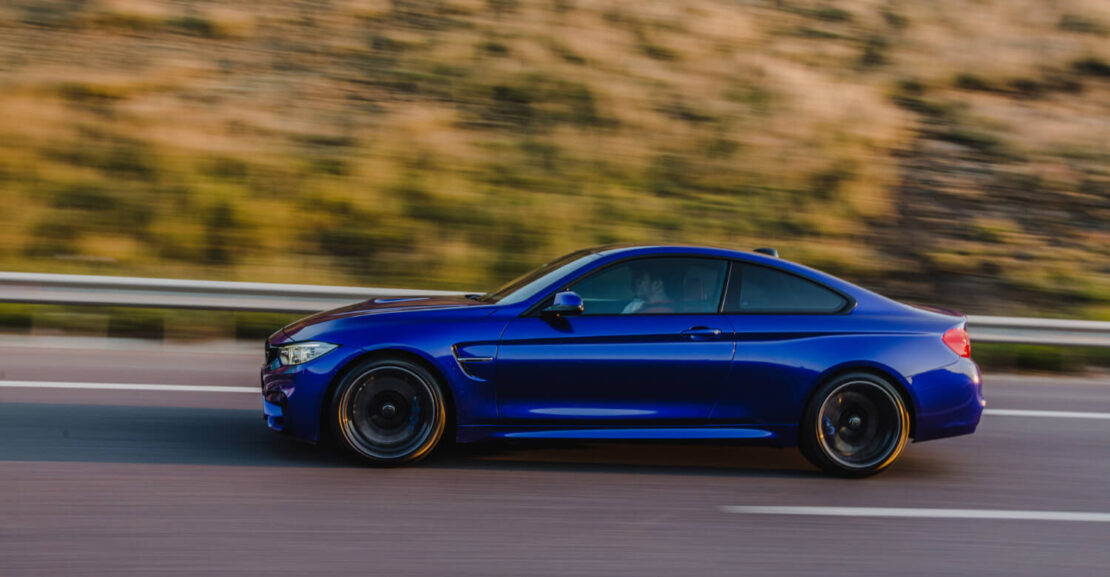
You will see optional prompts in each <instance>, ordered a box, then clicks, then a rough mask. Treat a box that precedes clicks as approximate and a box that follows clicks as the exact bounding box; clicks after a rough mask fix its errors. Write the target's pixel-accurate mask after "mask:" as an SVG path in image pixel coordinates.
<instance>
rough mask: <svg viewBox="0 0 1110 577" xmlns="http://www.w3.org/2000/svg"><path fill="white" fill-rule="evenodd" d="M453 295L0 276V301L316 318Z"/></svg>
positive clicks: (109, 278)
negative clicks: (377, 303)
mask: <svg viewBox="0 0 1110 577" xmlns="http://www.w3.org/2000/svg"><path fill="white" fill-rule="evenodd" d="M462 294H466V293H460V292H452V291H423V290H411V289H394V288H360V287H341V286H322V285H303V284H270V283H255V282H223V281H197V280H177V279H162V278H132V277H120V276H88V275H68V274H36V273H21V272H0V302H12V303H34V304H56V305H103V306H119V307H148V308H167V309H203V310H224V311H250V312H277V313H315V312H319V311H322V310H327V309H331V308H335V307H340V306H344V305H349V304H351V303H356V302H359V301H361V300H365V299H366V298H367V297H368V296H371V295H373V296H391V297H402V296H413V295H462Z"/></svg>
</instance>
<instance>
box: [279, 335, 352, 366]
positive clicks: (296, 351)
mask: <svg viewBox="0 0 1110 577" xmlns="http://www.w3.org/2000/svg"><path fill="white" fill-rule="evenodd" d="M337 346H339V345H333V344H331V343H321V342H316V341H307V342H303V343H293V344H291V345H285V346H284V347H281V364H283V365H287V366H288V365H299V364H302V363H307V362H308V361H311V360H312V359H315V358H317V357H320V356H323V355H326V354H328V353H329V352H331V351H332V350H334V349H335V347H337Z"/></svg>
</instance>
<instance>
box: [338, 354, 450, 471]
mask: <svg viewBox="0 0 1110 577" xmlns="http://www.w3.org/2000/svg"><path fill="white" fill-rule="evenodd" d="M440 386H441V385H440V384H439V382H438V380H437V379H436V378H435V376H434V375H432V374H431V372H429V371H428V370H427V369H425V368H424V367H422V366H420V365H418V364H416V363H412V362H410V361H407V360H403V359H375V360H371V361H368V362H365V363H362V364H360V365H359V366H357V367H355V368H354V369H353V370H351V371H350V372H349V373H347V374H346V376H344V377H343V380H342V381H341V382H340V383H339V385H338V386H337V387H336V389H335V394H334V395H333V397H332V403H331V421H332V428H333V429H334V431H335V433H336V438H337V439H339V442H340V444H341V445H343V446H345V447H346V448H347V449H349V450H350V451H351V452H352V453H354V454H355V455H357V456H359V457H361V458H362V459H363V460H365V461H367V462H369V463H371V464H375V465H401V464H407V463H413V462H416V461H418V460H420V459H422V458H424V457H425V456H427V455H428V454H429V453H431V451H432V449H434V448H435V446H436V444H437V443H439V440H440V438H441V437H443V432H444V429H445V428H446V424H447V414H446V407H445V403H444V398H443V391H442V389H441V388H440Z"/></svg>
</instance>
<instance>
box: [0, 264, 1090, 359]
mask: <svg viewBox="0 0 1110 577" xmlns="http://www.w3.org/2000/svg"><path fill="white" fill-rule="evenodd" d="M463 294H466V293H462V292H457V291H425V290H413V289H397V288H362V287H337V286H321V285H301V284H269V283H252V282H221V281H195V280H175V279H155V278H132V277H115V276H86V275H64V274H36V273H17V272H0V302H15V303H33V304H66V305H105V306H121V307H152V308H171V309H205V310H226V311H251V312H281V313H314V312H317V311H322V310H326V309H330V308H335V307H339V306H343V305H348V304H351V303H355V302H358V301H361V300H364V299H366V298H368V297H370V296H389V297H393V296H396V297H400V296H413V295H463ZM967 318H968V332H969V333H970V334H971V339H972V341H974V342H981V343H1024V344H1040V345H1056V346H1091V347H1110V322H1102V321H1082V320H1064V319H1035V318H1020V317H991V316H980V315H968V317H967Z"/></svg>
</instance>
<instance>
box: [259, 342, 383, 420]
mask: <svg viewBox="0 0 1110 577" xmlns="http://www.w3.org/2000/svg"><path fill="white" fill-rule="evenodd" d="M280 344H284V343H273V341H272V340H271V341H270V342H268V343H267V347H266V351H267V355H266V364H265V365H263V367H262V371H261V380H262V416H263V418H264V419H265V420H266V425H267V426H268V427H270V428H271V429H273V430H275V431H279V432H281V433H285V434H288V435H292V436H294V437H296V438H298V439H303V440H306V441H317V440H319V439H320V425H321V423H320V416H321V412H322V409H323V407H324V406H325V403H326V402H327V399H326V398H325V397H326V396H327V394H328V389H329V387H330V385H331V383H332V381H333V380H334V378H335V376H336V374H337V373H338V372H339V369H340V368H341V367H343V366H344V365H345V364H346V363H347V361H348V360H350V359H351V358H353V357H355V356H357V355H358V354H359V353H360V352H361V351H359V350H358V349H355V348H352V347H343V346H340V347H338V348H336V349H335V350H333V351H331V352H329V353H327V354H325V355H323V356H321V357H319V358H316V359H313V360H311V361H309V362H307V363H304V364H300V365H292V366H283V365H282V364H281V360H280V359H279V358H278V355H276V354H274V352H273V349H276V346H277V345H280Z"/></svg>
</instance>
